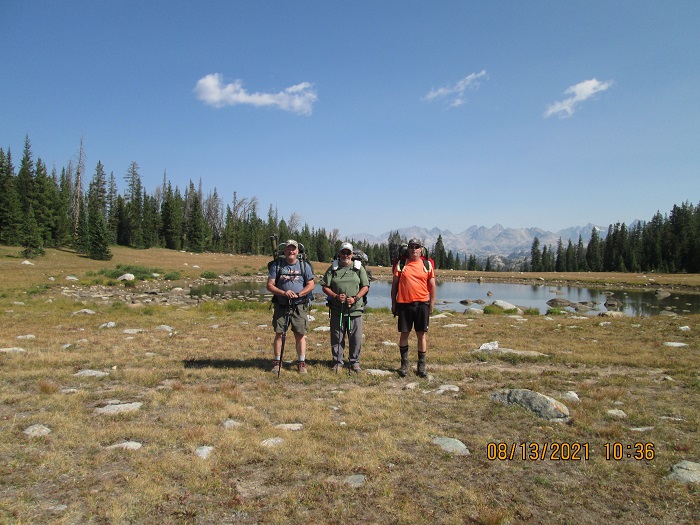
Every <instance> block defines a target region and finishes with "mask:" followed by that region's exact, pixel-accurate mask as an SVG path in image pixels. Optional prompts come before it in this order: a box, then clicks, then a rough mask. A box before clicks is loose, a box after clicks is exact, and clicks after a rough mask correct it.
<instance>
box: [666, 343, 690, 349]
mask: <svg viewBox="0 0 700 525" xmlns="http://www.w3.org/2000/svg"><path fill="white" fill-rule="evenodd" d="M664 346H671V347H673V348H681V347H683V346H688V344H687V343H674V342H668V343H664Z"/></svg>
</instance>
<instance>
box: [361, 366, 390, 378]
mask: <svg viewBox="0 0 700 525" xmlns="http://www.w3.org/2000/svg"><path fill="white" fill-rule="evenodd" d="M365 374H367V375H370V376H390V375H393V374H394V373H393V372H392V371H391V370H380V369H378V368H368V369H366V370H365Z"/></svg>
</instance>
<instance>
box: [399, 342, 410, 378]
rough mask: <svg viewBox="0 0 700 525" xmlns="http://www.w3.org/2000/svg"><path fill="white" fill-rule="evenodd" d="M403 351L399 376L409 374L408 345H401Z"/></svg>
mask: <svg viewBox="0 0 700 525" xmlns="http://www.w3.org/2000/svg"><path fill="white" fill-rule="evenodd" d="M399 351H400V352H401V368H399V376H401V377H406V376H407V375H408V346H400V347H399Z"/></svg>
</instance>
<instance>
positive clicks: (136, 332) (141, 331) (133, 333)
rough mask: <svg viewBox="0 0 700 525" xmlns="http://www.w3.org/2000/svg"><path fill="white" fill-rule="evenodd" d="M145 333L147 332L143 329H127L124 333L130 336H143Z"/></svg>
mask: <svg viewBox="0 0 700 525" xmlns="http://www.w3.org/2000/svg"><path fill="white" fill-rule="evenodd" d="M145 331H146V330H144V329H143V328H127V329H126V330H124V333H125V334H128V335H136V334H142V333H143V332H145Z"/></svg>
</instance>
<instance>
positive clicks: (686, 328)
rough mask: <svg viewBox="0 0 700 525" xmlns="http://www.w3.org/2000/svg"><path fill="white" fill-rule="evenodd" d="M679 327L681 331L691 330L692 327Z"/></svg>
mask: <svg viewBox="0 0 700 525" xmlns="http://www.w3.org/2000/svg"><path fill="white" fill-rule="evenodd" d="M678 329H679V330H680V331H681V332H690V327H689V326H679V327H678Z"/></svg>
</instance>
